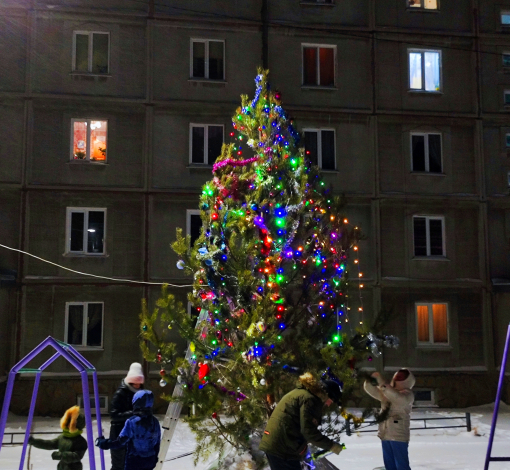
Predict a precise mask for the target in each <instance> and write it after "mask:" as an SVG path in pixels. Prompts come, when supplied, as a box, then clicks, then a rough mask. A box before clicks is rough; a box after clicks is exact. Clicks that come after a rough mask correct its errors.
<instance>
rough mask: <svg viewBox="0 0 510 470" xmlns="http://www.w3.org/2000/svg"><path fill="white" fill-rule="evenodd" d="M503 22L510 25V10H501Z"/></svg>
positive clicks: (504, 24)
mask: <svg viewBox="0 0 510 470" xmlns="http://www.w3.org/2000/svg"><path fill="white" fill-rule="evenodd" d="M501 24H502V25H503V26H510V11H502V12H501Z"/></svg>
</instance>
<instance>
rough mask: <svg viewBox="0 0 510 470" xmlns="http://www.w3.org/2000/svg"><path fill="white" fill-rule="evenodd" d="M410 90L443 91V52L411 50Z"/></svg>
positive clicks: (409, 52)
mask: <svg viewBox="0 0 510 470" xmlns="http://www.w3.org/2000/svg"><path fill="white" fill-rule="evenodd" d="M408 55H409V88H410V89H411V90H417V91H428V92H437V91H441V51H433V50H419V49H410V50H409V51H408Z"/></svg>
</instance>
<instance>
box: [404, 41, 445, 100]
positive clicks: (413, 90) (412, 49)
mask: <svg viewBox="0 0 510 470" xmlns="http://www.w3.org/2000/svg"><path fill="white" fill-rule="evenodd" d="M417 52H419V53H421V54H422V61H421V81H422V84H421V88H411V66H410V54H411V53H417ZM425 52H437V53H438V54H439V90H425V56H424V54H425ZM407 87H408V91H409V92H411V93H431V94H434V93H436V94H441V93H443V51H442V49H430V48H419V47H408V48H407Z"/></svg>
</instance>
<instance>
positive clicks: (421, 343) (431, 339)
mask: <svg viewBox="0 0 510 470" xmlns="http://www.w3.org/2000/svg"><path fill="white" fill-rule="evenodd" d="M437 304H441V305H446V334H447V338H448V341H447V342H446V343H435V342H434V316H433V315H432V305H437ZM419 306H426V307H427V310H428V320H429V341H419V340H418V337H419V332H418V308H417V307H419ZM414 321H415V323H416V345H417V347H436V348H437V347H439V348H444V347H446V348H447V347H451V344H450V337H451V335H450V303H449V302H439V301H438V302H415V303H414Z"/></svg>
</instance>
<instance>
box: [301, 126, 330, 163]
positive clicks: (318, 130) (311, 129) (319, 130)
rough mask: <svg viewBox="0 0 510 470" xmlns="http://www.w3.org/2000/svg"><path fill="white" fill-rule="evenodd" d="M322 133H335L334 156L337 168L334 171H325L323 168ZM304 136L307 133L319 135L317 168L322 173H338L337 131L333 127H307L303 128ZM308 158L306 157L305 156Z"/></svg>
mask: <svg viewBox="0 0 510 470" xmlns="http://www.w3.org/2000/svg"><path fill="white" fill-rule="evenodd" d="M322 131H333V155H334V162H335V167H334V168H333V169H324V168H323V167H322ZM301 132H303V136H304V133H305V132H316V133H317V166H318V167H319V168H320V169H321V170H322V171H326V172H327V171H337V165H336V130H335V128H333V127H306V128H303V129H302V131H301ZM305 151H306V150H305ZM305 157H306V155H305Z"/></svg>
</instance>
